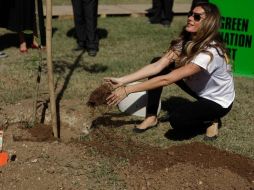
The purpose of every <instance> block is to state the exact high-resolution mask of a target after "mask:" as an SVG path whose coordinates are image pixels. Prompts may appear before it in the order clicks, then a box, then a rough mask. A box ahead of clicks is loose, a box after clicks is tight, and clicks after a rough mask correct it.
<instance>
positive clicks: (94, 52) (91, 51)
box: [87, 49, 97, 57]
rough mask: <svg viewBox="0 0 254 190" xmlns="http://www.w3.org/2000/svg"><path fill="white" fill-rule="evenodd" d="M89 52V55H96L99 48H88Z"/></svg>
mask: <svg viewBox="0 0 254 190" xmlns="http://www.w3.org/2000/svg"><path fill="white" fill-rule="evenodd" d="M87 53H88V55H89V56H91V57H95V56H96V55H97V50H93V49H90V50H87Z"/></svg>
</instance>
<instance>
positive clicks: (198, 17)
mask: <svg viewBox="0 0 254 190" xmlns="http://www.w3.org/2000/svg"><path fill="white" fill-rule="evenodd" d="M203 14H204V13H201V14H199V13H193V12H192V11H190V12H189V13H188V18H189V17H191V16H193V18H194V20H195V21H196V22H199V21H200V20H201V15H203Z"/></svg>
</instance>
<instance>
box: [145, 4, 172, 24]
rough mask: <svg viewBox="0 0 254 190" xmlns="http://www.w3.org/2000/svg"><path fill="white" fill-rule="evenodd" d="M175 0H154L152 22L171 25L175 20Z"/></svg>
mask: <svg viewBox="0 0 254 190" xmlns="http://www.w3.org/2000/svg"><path fill="white" fill-rule="evenodd" d="M173 4H174V0H153V7H152V16H151V18H150V23H151V24H162V25H164V26H169V25H170V24H171V22H172V20H173V14H174V13H173Z"/></svg>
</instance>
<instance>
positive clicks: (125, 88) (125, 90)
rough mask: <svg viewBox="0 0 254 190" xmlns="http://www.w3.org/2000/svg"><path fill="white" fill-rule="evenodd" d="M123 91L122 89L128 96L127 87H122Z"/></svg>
mask: <svg viewBox="0 0 254 190" xmlns="http://www.w3.org/2000/svg"><path fill="white" fill-rule="evenodd" d="M123 89H124V92H125V95H126V96H128V95H129V91H128V86H124V87H123Z"/></svg>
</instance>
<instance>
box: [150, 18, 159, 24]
mask: <svg viewBox="0 0 254 190" xmlns="http://www.w3.org/2000/svg"><path fill="white" fill-rule="evenodd" d="M149 23H150V24H161V20H160V19H157V18H153V17H152V18H150V19H149Z"/></svg>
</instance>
